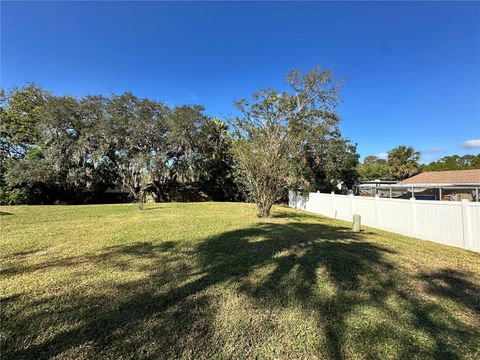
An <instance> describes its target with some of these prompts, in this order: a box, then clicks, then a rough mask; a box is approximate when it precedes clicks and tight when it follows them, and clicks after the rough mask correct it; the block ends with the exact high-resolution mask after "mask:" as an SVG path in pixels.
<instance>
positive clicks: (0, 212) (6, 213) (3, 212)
mask: <svg viewBox="0 0 480 360" xmlns="http://www.w3.org/2000/svg"><path fill="white" fill-rule="evenodd" d="M7 215H13V214H12V213H10V212H6V211H0V216H7Z"/></svg>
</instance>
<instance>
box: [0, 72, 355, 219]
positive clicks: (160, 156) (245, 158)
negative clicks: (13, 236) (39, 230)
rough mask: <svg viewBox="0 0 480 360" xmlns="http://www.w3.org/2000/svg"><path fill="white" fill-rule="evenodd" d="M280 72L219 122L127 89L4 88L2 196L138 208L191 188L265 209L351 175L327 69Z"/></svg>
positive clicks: (193, 108) (348, 180) (350, 150)
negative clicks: (65, 92)
mask: <svg viewBox="0 0 480 360" xmlns="http://www.w3.org/2000/svg"><path fill="white" fill-rule="evenodd" d="M286 82H287V86H288V90H286V91H276V90H273V89H267V90H260V91H259V92H258V93H256V94H254V95H253V96H252V98H251V100H245V99H244V100H241V101H239V102H237V103H236V107H237V109H239V111H240V114H241V115H239V116H238V117H236V118H232V119H229V120H228V121H226V122H223V121H220V120H219V119H217V118H213V117H210V116H207V115H206V114H205V112H204V108H203V107H202V106H199V105H181V106H174V107H171V106H167V105H166V104H165V103H163V102H161V101H157V100H152V99H146V98H138V97H136V96H135V95H133V94H131V93H124V94H121V95H112V96H108V97H107V96H101V95H91V96H90V95H89V96H84V97H81V98H76V97H72V96H57V95H54V94H51V93H49V92H48V91H46V90H44V89H41V88H40V87H38V86H36V85H34V84H30V85H27V86H24V87H21V88H14V89H10V90H9V91H3V90H2V91H1V94H0V96H1V99H0V101H1V104H0V116H1V122H0V202H1V203H2V204H53V203H66V204H78V203H101V202H110V201H138V202H139V204H140V206H141V207H142V206H143V202H144V201H145V199H146V197H149V198H151V199H153V200H155V201H158V202H166V201H172V200H182V199H183V197H182V196H180V195H182V194H189V195H192V196H194V199H205V200H208V199H210V200H219V201H238V200H244V199H248V200H250V201H253V202H255V203H256V204H257V205H258V208H259V215H260V216H268V215H269V212H270V208H271V206H272V204H273V203H274V202H276V201H279V200H281V199H285V197H286V194H287V191H286V190H287V189H288V188H295V189H301V190H303V191H309V190H310V191H316V190H321V191H331V190H334V189H336V187H337V184H338V182H339V181H343V182H344V183H345V184H346V185H351V184H353V182H354V180H355V178H356V177H357V176H358V175H357V169H356V166H357V164H358V157H359V156H358V154H357V152H356V146H355V145H354V144H351V143H350V142H349V141H348V139H345V138H344V137H342V135H341V133H340V131H339V128H338V123H339V117H338V116H337V114H336V110H335V109H336V104H337V102H338V91H339V86H338V84H335V83H334V82H333V79H332V75H331V73H330V72H329V71H328V70H320V69H318V68H316V69H314V70H312V71H311V72H310V73H307V74H302V73H300V72H296V71H294V72H292V73H290V74H289V75H288V76H287V79H286ZM115 189H116V190H119V189H120V190H121V191H120V192H119V191H113V190H115ZM113 194H115V195H113Z"/></svg>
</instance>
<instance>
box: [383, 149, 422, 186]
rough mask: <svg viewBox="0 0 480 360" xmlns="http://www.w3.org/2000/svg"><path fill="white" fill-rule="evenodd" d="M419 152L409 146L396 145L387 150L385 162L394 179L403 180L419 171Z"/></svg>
mask: <svg viewBox="0 0 480 360" xmlns="http://www.w3.org/2000/svg"><path fill="white" fill-rule="evenodd" d="M419 160H420V152H418V151H415V149H414V148H412V147H411V146H408V147H407V146H403V145H400V146H397V147H396V148H394V149H392V150H390V151H389V152H388V159H387V164H388V168H389V171H390V174H392V176H393V177H394V178H395V179H398V180H403V179H406V178H408V177H411V176H413V175H415V174H418V173H419V172H420V164H419V163H418V161H419Z"/></svg>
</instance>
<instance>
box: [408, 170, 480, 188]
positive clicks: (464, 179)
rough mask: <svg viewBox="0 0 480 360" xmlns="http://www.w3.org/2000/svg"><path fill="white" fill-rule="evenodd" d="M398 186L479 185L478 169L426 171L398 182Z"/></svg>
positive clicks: (479, 172) (479, 174)
mask: <svg viewBox="0 0 480 360" xmlns="http://www.w3.org/2000/svg"><path fill="white" fill-rule="evenodd" d="M399 184H400V185H407V184H451V185H472V184H476V185H480V169H472V170H451V171H427V172H424V173H420V174H418V175H415V176H412V177H411V178H408V179H405V180H403V181H400V182H399Z"/></svg>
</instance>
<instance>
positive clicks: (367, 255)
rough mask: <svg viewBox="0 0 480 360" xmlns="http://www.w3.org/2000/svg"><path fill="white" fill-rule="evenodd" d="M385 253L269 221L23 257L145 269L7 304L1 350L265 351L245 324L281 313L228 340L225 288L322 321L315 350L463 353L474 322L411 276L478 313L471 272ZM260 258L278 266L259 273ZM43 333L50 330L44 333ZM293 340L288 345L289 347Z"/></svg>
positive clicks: (342, 235)
mask: <svg viewBox="0 0 480 360" xmlns="http://www.w3.org/2000/svg"><path fill="white" fill-rule="evenodd" d="M295 215H296V214H295ZM280 216H286V215H282V213H281V214H280ZM307 216H308V215H307ZM287 217H288V216H287ZM388 255H394V252H393V250H392V249H390V248H388V247H386V246H382V245H379V244H378V243H373V242H370V241H369V240H368V239H367V238H366V236H365V235H364V234H358V233H352V232H351V231H349V229H348V228H346V227H332V226H328V225H325V224H320V223H315V224H307V223H301V222H297V223H288V224H275V223H264V224H258V225H256V226H254V227H251V228H245V229H240V230H234V231H229V232H225V233H223V234H220V235H218V236H215V237H211V238H207V239H205V240H204V241H202V242H200V243H198V245H194V246H186V245H182V244H181V243H178V242H173V241H164V242H159V243H155V242H153V241H145V242H143V243H138V244H133V245H125V246H116V247H112V248H109V249H107V250H106V251H105V252H104V253H102V254H99V255H95V256H90V257H81V258H73V257H72V258H68V259H64V260H63V261H61V262H51V263H44V264H40V265H37V266H36V267H35V268H33V269H29V268H28V267H23V268H22V267H19V268H18V269H16V273H15V274H16V275H19V274H21V273H28V272H29V271H32V270H33V271H36V270H39V269H45V268H48V267H53V268H56V267H66V268H68V267H75V266H78V265H79V264H94V265H95V266H96V267H105V268H106V269H107V270H109V271H116V270H118V269H121V270H123V271H129V272H136V273H140V274H141V276H140V278H139V279H131V280H126V281H123V282H120V283H114V284H105V285H104V287H103V288H101V289H97V290H98V291H97V292H94V293H93V294H92V292H91V291H90V292H85V291H80V290H78V289H71V290H69V291H66V292H63V293H62V292H61V291H60V292H59V293H58V294H55V293H54V294H45V295H44V296H42V297H37V298H36V299H33V300H24V303H23V304H22V306H20V308H18V307H17V308H16V311H15V313H9V312H8V309H6V310H5V309H4V310H3V311H4V312H6V316H4V317H3V326H4V331H5V333H6V336H3V337H2V339H3V341H4V344H3V346H2V349H3V350H2V352H3V358H4V359H7V358H37V359H38V358H51V357H56V356H58V357H67V358H68V357H71V358H76V357H80V356H81V357H91V358H101V357H106V358H118V357H121V356H123V357H143V358H205V359H207V358H212V357H217V358H232V357H234V358H255V357H259V356H260V355H261V354H260V355H259V354H258V353H256V350H257V349H255V344H252V340H248V339H247V340H246V337H245V336H243V335H245V333H246V332H252V333H253V334H254V335H252V337H253V338H255V337H256V338H262V337H263V338H268V335H269V332H275V331H280V330H278V329H277V330H274V328H275V327H276V326H277V324H276V323H275V321H274V320H271V321H270V322H269V323H267V324H266V325H258V324H250V327H249V328H245V329H244V330H235V331H238V334H236V335H235V334H234V335H235V337H234V338H235V339H236V340H235V343H234V344H233V345H232V344H231V343H230V344H227V343H228V341H229V340H228V339H227V331H224V330H222V329H221V328H220V329H219V328H218V326H219V324H218V321H216V317H217V315H218V311H219V309H220V307H221V304H222V306H225V305H224V304H223V302H224V297H225V296H226V295H225V293H224V292H222V289H224V288H225V287H229V289H230V290H229V291H234V292H236V293H238V294H239V295H241V296H243V297H245V298H247V299H248V301H249V302H251V303H252V304H255V308H256V309H258V311H260V312H265V313H280V312H282V311H284V310H285V309H288V308H294V309H297V310H298V311H301V312H302V313H305V314H310V315H308V316H309V318H313V319H314V320H315V323H316V330H315V331H316V332H315V333H313V334H312V335H313V336H317V337H318V338H319V339H320V340H319V342H318V343H317V344H316V345H315V346H317V347H318V348H316V349H311V354H318V356H319V357H323V358H325V357H326V358H331V359H342V358H345V357H373V358H375V357H379V358H381V357H394V358H412V357H420V358H425V357H433V358H442V359H446V358H452V359H455V358H460V357H461V355H462V353H461V350H459V349H458V346H459V344H463V345H462V346H463V347H464V350H463V351H468V350H465V348H466V349H469V348H471V349H473V346H474V344H475V341H476V340H475V339H476V336H477V335H478V328H471V327H469V326H468V325H467V324H464V323H462V322H461V320H459V319H457V318H456V317H454V316H452V315H451V314H450V313H448V312H446V311H444V309H443V308H442V306H441V305H440V304H437V303H436V302H435V301H428V300H426V299H424V298H422V297H420V296H419V295H418V293H417V291H416V289H412V288H411V287H410V285H409V282H410V281H417V282H420V283H422V284H428V286H429V287H428V291H429V292H430V293H432V294H434V295H438V296H441V297H445V298H449V299H451V300H453V301H456V302H459V303H460V304H463V305H465V306H467V307H468V308H469V309H471V310H473V311H476V312H478V306H476V305H475V304H474V302H475V301H476V299H477V298H476V295H475V294H471V292H472V291H475V290H476V289H477V288H476V287H475V286H474V285H473V284H471V283H470V282H469V281H468V279H467V277H466V276H464V274H460V273H457V274H455V273H453V274H452V272H450V271H447V270H445V271H444V272H442V271H440V272H439V273H435V274H430V275H425V274H423V275H421V276H419V277H418V278H415V279H410V278H405V275H404V274H403V273H401V272H400V271H399V270H398V269H397V267H396V264H394V263H392V262H391V260H390V261H389V260H388V258H389V256H388ZM42 265H43V266H42ZM262 269H270V270H269V271H265V272H263V273H262V272H260V274H259V273H258V272H259V271H261V270H262ZM437 280H438V281H439V282H441V284H440V283H438V284H437V283H436V281H437ZM25 296H27V295H25ZM12 301H13V300H12ZM14 301H16V302H18V301H19V300H18V299H17V298H15V299H14ZM46 309H47V310H48V311H45V310H46ZM362 312H364V313H365V314H369V312H375V313H376V314H377V313H378V315H368V316H367V315H365V314H363V313H362ZM305 316H306V315H305ZM297 321H301V320H297ZM296 325H298V324H296ZM255 327H259V328H255ZM300 327H301V326H300ZM253 328H255V329H253ZM48 329H51V330H52V331H47V330H48ZM42 333H47V334H51V335H45V336H43V337H38V336H39V334H42ZM24 344H27V345H24ZM227 345H229V346H227ZM297 345H298V346H299V347H301V346H302V344H297ZM297 345H295V344H294V345H292V344H290V345H289V346H291V347H292V349H290V350H291V351H293V352H294V351H295V346H297ZM278 350H279V351H282V349H278ZM472 351H473V350H472ZM272 354H274V353H272ZM272 354H270V355H271V356H270V357H278V356H274V355H272ZM264 355H265V354H264ZM282 355H285V354H282V353H280V356H279V357H282ZM289 355H291V356H292V357H295V355H299V354H295V353H292V352H290V353H289ZM260 357H262V356H260ZM263 357H265V356H263ZM267 357H268V356H267ZM283 357H285V356H283ZM297 357H299V356H297Z"/></svg>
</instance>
